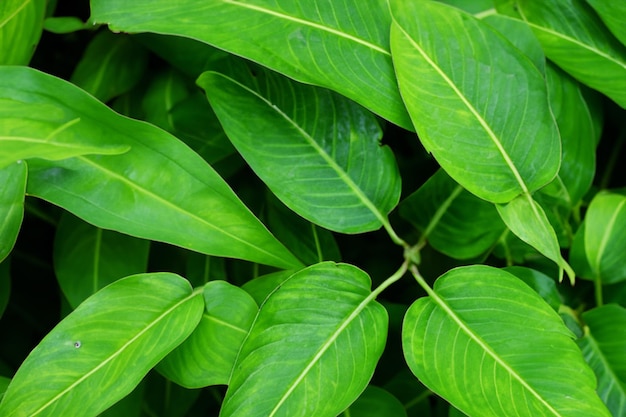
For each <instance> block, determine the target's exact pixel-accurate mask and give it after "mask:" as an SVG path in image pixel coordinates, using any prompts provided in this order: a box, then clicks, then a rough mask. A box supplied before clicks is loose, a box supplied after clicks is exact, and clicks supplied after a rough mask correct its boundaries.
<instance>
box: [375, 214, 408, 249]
mask: <svg viewBox="0 0 626 417" xmlns="http://www.w3.org/2000/svg"><path fill="white" fill-rule="evenodd" d="M382 224H383V227H384V228H385V230H386V231H387V234H389V237H390V238H391V240H392V241H393V243H395V244H396V245H399V246H402V247H403V248H405V249H408V248H409V247H410V246H409V244H408V243H406V242H405V241H404V240H403V239H402V238H401V237H400V236H398V234H397V233H396V231H395V230H393V228H392V227H391V223H389V219H387V218H385V219H384V220H382Z"/></svg>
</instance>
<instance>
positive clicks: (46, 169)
mask: <svg viewBox="0 0 626 417" xmlns="http://www.w3.org/2000/svg"><path fill="white" fill-rule="evenodd" d="M0 83H2V84H0V85H2V89H0V93H1V94H2V96H1V97H0V98H1V99H6V98H7V97H10V98H11V99H12V100H17V99H19V100H21V101H22V102H24V103H28V104H23V105H20V106H19V107H17V108H13V115H14V116H13V117H15V118H16V119H17V118H19V117H22V118H23V117H25V116H26V115H28V117H29V118H28V119H23V120H24V122H23V125H24V128H28V129H30V130H33V129H35V130H36V129H39V125H40V124H41V123H42V122H39V121H38V120H33V115H36V116H37V117H38V118H41V119H43V120H44V121H46V124H49V125H50V128H49V129H50V130H52V129H56V130H59V134H58V136H59V137H60V138H62V139H63V140H65V138H66V137H69V138H71V139H74V138H76V140H79V141H86V140H87V139H86V138H90V139H89V140H91V141H93V142H95V143H96V145H98V146H102V144H103V143H104V144H108V143H120V144H122V146H124V147H125V148H126V149H128V147H130V148H131V150H130V151H129V152H127V153H125V154H123V155H116V156H113V157H86V156H85V157H78V158H72V159H67V160H64V161H60V162H54V163H51V162H46V161H43V160H32V161H31V162H32V163H29V183H28V187H27V190H28V192H29V193H30V194H32V195H35V196H37V197H40V198H43V199H45V200H48V201H50V202H52V203H54V204H56V205H59V206H61V207H63V208H65V209H66V210H68V211H70V212H72V213H73V214H75V215H77V216H78V217H81V218H82V219H84V220H86V221H88V222H89V223H92V224H94V225H95V226H98V227H100V228H103V229H112V230H116V231H119V232H122V233H125V234H129V235H133V236H137V237H142V238H146V239H151V240H158V241H164V242H168V243H172V244H175V245H178V246H182V247H186V248H189V249H192V250H195V251H199V252H203V253H207V254H212V255H218V256H229V257H233V258H240V259H247V260H251V261H255V262H259V263H267V264H270V265H275V266H278V267H298V266H300V263H299V261H298V260H297V259H296V258H294V257H293V255H291V254H290V253H289V252H288V251H287V249H285V248H284V247H283V246H282V245H281V244H280V243H279V242H278V241H277V240H276V239H275V238H274V237H273V236H272V235H271V234H270V233H269V232H268V231H267V229H266V228H265V227H264V226H263V225H262V224H261V223H260V222H259V221H258V220H257V219H256V218H255V217H254V216H253V215H252V214H251V213H250V211H249V210H248V209H247V208H246V207H245V206H244V205H243V204H242V203H241V201H240V200H239V198H238V197H237V196H236V195H235V194H234V193H233V191H232V190H231V189H230V188H229V187H228V185H227V184H226V183H225V182H224V181H223V180H222V179H221V178H220V177H219V176H218V175H217V174H216V173H215V171H214V170H213V169H212V168H211V167H210V166H209V165H207V164H206V162H205V161H203V160H202V159H201V158H200V157H199V156H198V155H197V154H195V153H194V152H193V151H191V150H190V149H189V148H188V147H187V146H185V145H184V144H182V143H181V142H180V141H179V140H177V139H176V138H175V137H173V136H171V135H170V134H168V133H166V132H164V131H162V130H160V129H158V128H156V127H154V126H151V125H148V124H146V123H142V122H138V121H134V120H130V119H127V118H125V117H122V116H119V115H118V114H116V113H114V112H113V111H111V110H110V109H108V108H107V107H106V106H104V105H103V104H102V103H100V102H98V101H97V100H95V99H94V98H93V97H91V96H89V95H87V94H86V93H85V92H83V91H82V90H80V89H78V88H77V87H75V86H73V85H71V84H69V83H67V82H65V81H62V80H60V79H58V78H54V77H52V76H50V75H46V74H43V73H40V72H38V71H35V70H32V69H28V68H10V67H5V68H0ZM51 92H54V94H55V96H54V97H55V98H54V99H52V98H51V96H50V95H49V94H50V93H51ZM48 120H49V121H48ZM68 120H70V121H74V120H82V122H77V123H75V124H73V125H72V126H71V128H70V127H67V128H66V129H65V130H63V131H60V129H59V126H66V125H67V121H68ZM3 149H4V148H3Z"/></svg>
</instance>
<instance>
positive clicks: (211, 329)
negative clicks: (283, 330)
mask: <svg viewBox="0 0 626 417" xmlns="http://www.w3.org/2000/svg"><path fill="white" fill-rule="evenodd" d="M203 296H204V302H205V309H204V314H203V315H202V319H201V320H200V323H199V324H198V326H197V327H196V329H195V330H194V332H193V333H192V334H191V335H190V336H189V337H188V338H187V340H185V341H184V342H183V343H182V344H181V345H180V346H178V347H177V348H176V349H174V351H172V352H171V353H170V354H169V355H167V356H166V357H165V359H163V361H161V363H159V366H158V367H157V370H158V371H159V372H160V373H162V374H163V375H164V376H165V377H167V378H168V379H169V380H171V381H174V382H175V383H177V384H178V385H181V386H183V387H186V388H201V387H207V386H210V385H227V384H228V382H229V380H230V374H231V372H232V370H233V365H234V364H235V360H236V359H237V353H238V352H239V349H240V348H241V343H242V342H243V340H244V339H245V338H246V336H247V335H248V331H249V330H250V327H251V326H252V322H253V321H254V318H255V317H256V314H257V312H258V306H257V304H256V303H255V302H254V300H253V299H252V297H251V296H250V295H248V293H247V292H245V291H244V290H242V289H241V288H239V287H235V286H234V285H231V284H229V283H227V282H225V281H212V282H209V283H208V284H206V285H205V286H204V290H203Z"/></svg>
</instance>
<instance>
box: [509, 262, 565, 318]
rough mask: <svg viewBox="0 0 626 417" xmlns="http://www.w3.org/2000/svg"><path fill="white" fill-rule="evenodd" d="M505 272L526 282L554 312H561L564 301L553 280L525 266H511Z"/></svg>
mask: <svg viewBox="0 0 626 417" xmlns="http://www.w3.org/2000/svg"><path fill="white" fill-rule="evenodd" d="M503 270H504V271H506V272H509V273H511V274H513V275H515V276H516V277H517V278H519V279H521V280H522V281H524V282H525V283H526V284H528V286H529V287H530V288H532V289H533V290H535V291H536V292H537V294H539V295H540V296H541V298H543V299H544V300H545V301H546V303H548V304H550V307H552V309H553V310H554V311H556V312H558V311H559V307H561V304H563V301H562V300H561V295H560V294H559V290H558V289H557V287H556V283H555V282H554V280H553V279H552V278H550V277H549V276H547V275H546V274H544V273H542V272H539V271H537V270H535V269H531V268H526V267H523V266H510V267H507V268H503Z"/></svg>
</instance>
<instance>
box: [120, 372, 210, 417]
mask: <svg viewBox="0 0 626 417" xmlns="http://www.w3.org/2000/svg"><path fill="white" fill-rule="evenodd" d="M199 396H200V390H191V389H186V388H183V387H180V386H178V385H176V384H175V383H173V382H172V381H168V380H167V379H165V378H163V377H161V376H160V375H159V374H157V373H154V372H151V373H150V374H148V376H147V377H146V395H145V400H144V403H143V410H142V411H143V413H142V414H141V416H142V417H146V416H167V417H191V416H197V414H192V413H190V412H189V410H190V409H191V408H192V407H193V405H194V403H195V402H196V401H197V400H198V397H199ZM205 398H206V397H205ZM120 417H126V416H120Z"/></svg>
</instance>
